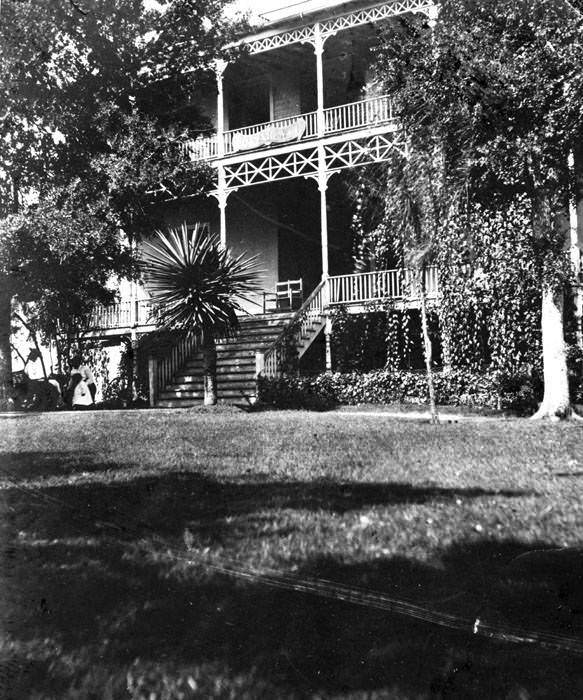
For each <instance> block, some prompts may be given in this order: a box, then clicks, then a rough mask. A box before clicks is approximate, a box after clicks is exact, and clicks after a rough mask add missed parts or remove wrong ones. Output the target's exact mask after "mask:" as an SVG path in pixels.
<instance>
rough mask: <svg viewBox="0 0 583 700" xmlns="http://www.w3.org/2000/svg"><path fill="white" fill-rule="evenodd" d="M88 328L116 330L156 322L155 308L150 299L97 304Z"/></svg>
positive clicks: (90, 317)
mask: <svg viewBox="0 0 583 700" xmlns="http://www.w3.org/2000/svg"><path fill="white" fill-rule="evenodd" d="M87 323H88V330H90V331H91V330H116V329H121V328H132V327H133V326H150V325H154V324H155V308H154V305H153V304H152V302H151V301H149V300H148V299H141V300H134V301H119V302H116V303H115V304H108V305H107V306H106V305H104V304H97V305H96V306H95V307H94V309H93V311H92V312H91V314H90V316H89V319H88V322H87Z"/></svg>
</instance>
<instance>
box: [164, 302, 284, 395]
mask: <svg viewBox="0 0 583 700" xmlns="http://www.w3.org/2000/svg"><path fill="white" fill-rule="evenodd" d="M292 316H293V313H291V312H290V313H269V314H262V315H260V316H248V317H245V318H243V319H241V325H240V331H239V333H238V334H237V336H236V337H235V338H232V339H229V340H219V341H217V396H218V400H219V401H220V402H227V403H238V402H242V403H245V402H247V401H249V400H251V399H252V398H254V397H255V394H256V359H255V356H256V353H257V351H260V352H261V351H265V350H267V348H269V347H271V346H272V345H273V343H274V341H275V340H276V339H277V338H278V337H279V336H280V335H281V332H282V330H283V328H284V326H285V325H286V324H287V323H288V322H289V320H290V319H291V317H292ZM203 397H204V391H203V382H202V354H201V352H200V351H196V352H194V353H193V355H192V356H191V357H190V358H189V359H187V360H186V362H185V364H184V366H183V367H182V368H181V369H180V370H179V371H178V372H177V374H176V375H175V376H174V378H173V380H172V381H171V382H170V383H169V384H167V385H166V386H165V387H164V388H163V389H162V391H161V392H160V394H159V396H158V398H157V401H156V406H159V407H161V408H187V407H189V406H196V405H200V404H201V403H202V400H203Z"/></svg>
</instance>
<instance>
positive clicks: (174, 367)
mask: <svg viewBox="0 0 583 700" xmlns="http://www.w3.org/2000/svg"><path fill="white" fill-rule="evenodd" d="M199 345H200V332H199V330H198V329H191V330H189V331H186V332H185V334H184V335H182V336H181V337H178V338H176V339H175V340H174V342H173V343H172V345H171V346H170V347H169V348H167V349H166V354H165V355H164V357H153V356H150V357H149V358H148V385H149V394H150V406H155V405H156V401H157V399H158V397H159V396H160V392H161V391H163V390H164V389H165V388H166V386H168V384H170V383H171V381H172V379H173V378H174V377H175V376H176V374H177V373H178V372H179V371H180V370H181V369H182V368H183V367H184V365H185V364H186V362H187V361H188V360H189V359H190V358H191V357H192V356H193V355H194V353H195V352H196V350H197V349H198V347H199Z"/></svg>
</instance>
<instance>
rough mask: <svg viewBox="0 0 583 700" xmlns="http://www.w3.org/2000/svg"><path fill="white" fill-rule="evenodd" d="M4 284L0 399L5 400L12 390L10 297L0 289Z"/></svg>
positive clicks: (0, 307)
mask: <svg viewBox="0 0 583 700" xmlns="http://www.w3.org/2000/svg"><path fill="white" fill-rule="evenodd" d="M4 284H5V283H4V282H3V281H2V280H0V398H5V397H6V396H7V394H8V393H9V392H10V390H11V389H12V348H11V347H10V335H11V333H10V330H11V314H12V305H11V301H12V297H11V295H10V294H9V292H8V291H7V290H6V287H4V288H2V285H4Z"/></svg>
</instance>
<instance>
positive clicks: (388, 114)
mask: <svg viewBox="0 0 583 700" xmlns="http://www.w3.org/2000/svg"><path fill="white" fill-rule="evenodd" d="M392 119H394V117H393V103H392V102H391V100H390V99H389V98H388V97H387V96H386V95H381V96H380V97H370V98H369V99H368V100H359V101H358V102H351V103H349V104H346V105H339V106H338V107H328V108H327V109H325V110H324V123H325V125H326V134H333V133H335V132H339V131H349V130H352V129H360V128H362V127H363V126H373V125H375V124H383V123H385V122H389V121H391V120H392Z"/></svg>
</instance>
